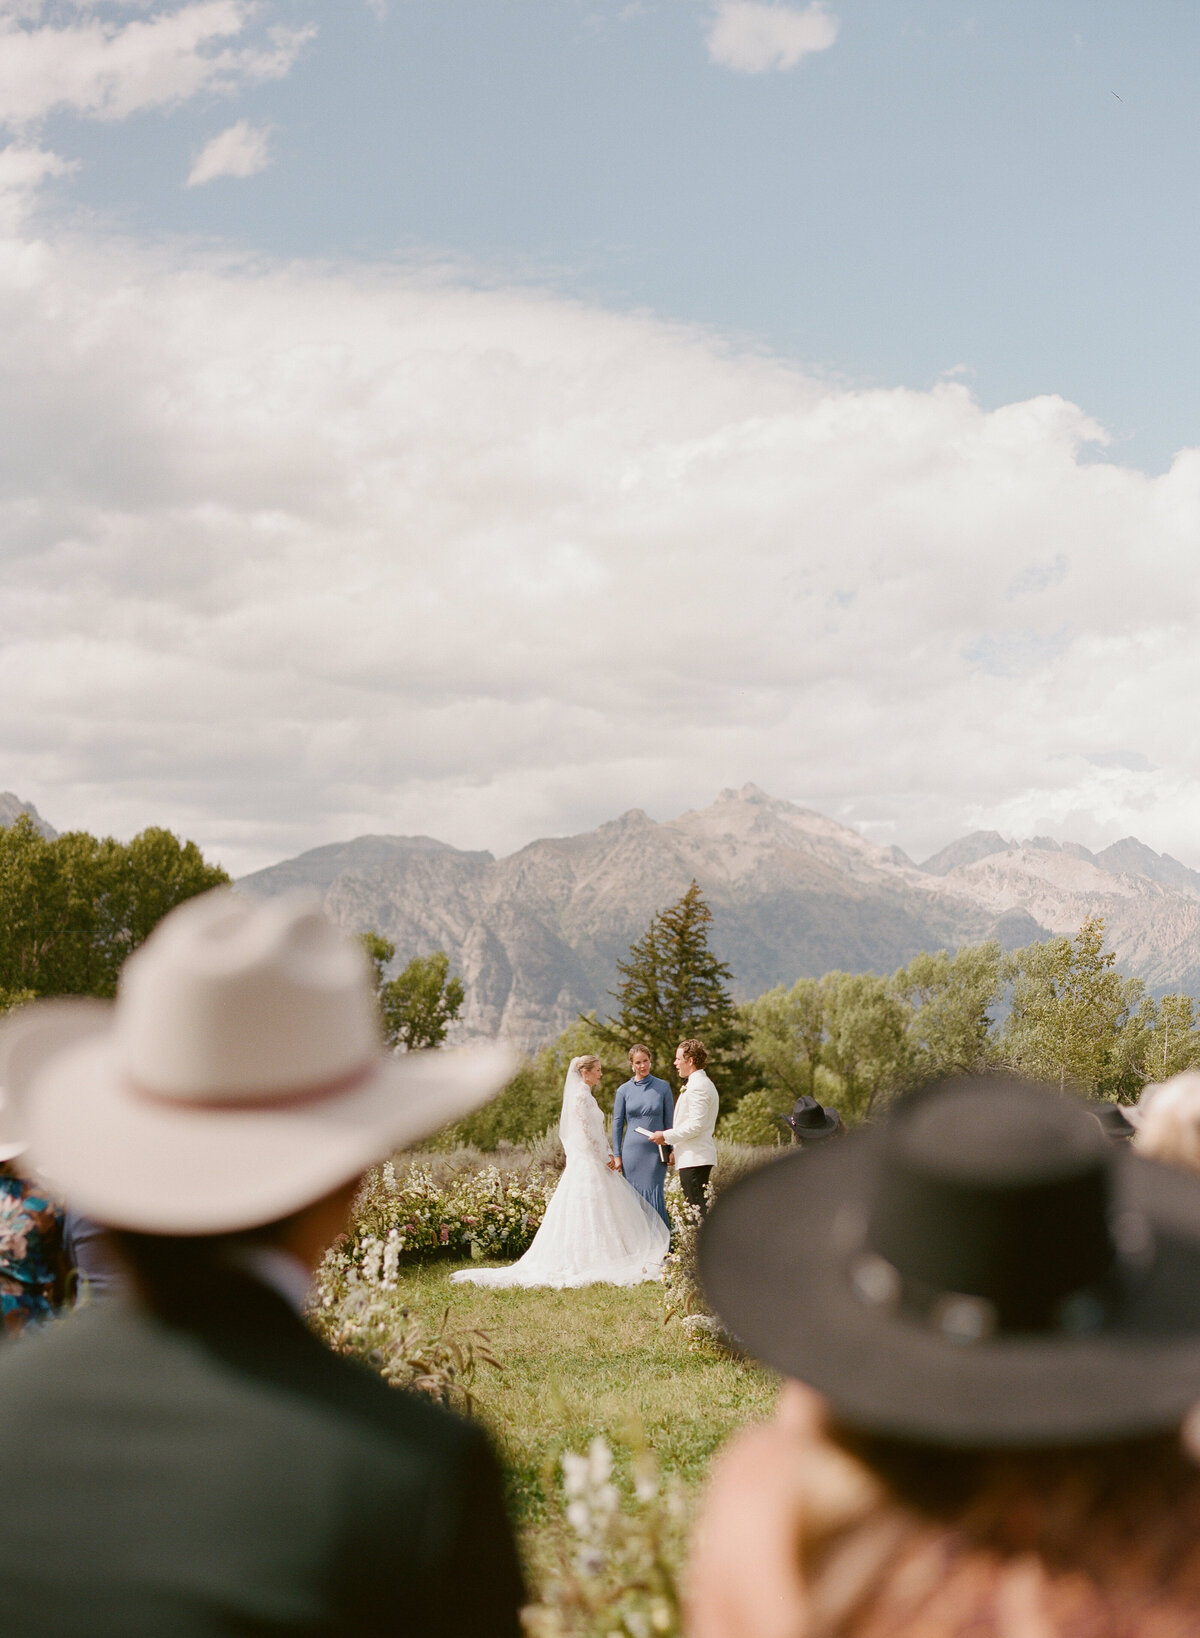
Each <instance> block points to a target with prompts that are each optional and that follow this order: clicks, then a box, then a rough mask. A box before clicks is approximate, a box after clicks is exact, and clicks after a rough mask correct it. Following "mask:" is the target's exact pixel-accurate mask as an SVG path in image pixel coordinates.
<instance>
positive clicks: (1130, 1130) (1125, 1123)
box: [1088, 1098, 1137, 1143]
mask: <svg viewBox="0 0 1200 1638" xmlns="http://www.w3.org/2000/svg"><path fill="white" fill-rule="evenodd" d="M1088 1108H1089V1109H1090V1110H1091V1111H1092V1114H1093V1115H1095V1117H1096V1119H1097V1120H1098V1121H1099V1122H1100V1126H1101V1129H1102V1130H1103V1132H1104V1135H1105V1137H1107V1138H1111V1139H1112V1141H1113V1142H1114V1143H1128V1142H1129V1141H1130V1140H1131V1138H1132V1137H1133V1134H1134V1132H1135V1131H1136V1130H1137V1128H1136V1127H1135V1126H1134V1125H1133V1123H1132V1122H1131V1121H1130V1119H1129V1114H1128V1111H1127V1110H1125V1109H1122V1107H1121V1105H1120V1104H1119V1103H1109V1101H1108V1099H1107V1098H1093V1099H1092V1100H1091V1102H1090V1103H1089V1104H1088Z"/></svg>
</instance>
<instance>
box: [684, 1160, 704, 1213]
mask: <svg viewBox="0 0 1200 1638" xmlns="http://www.w3.org/2000/svg"><path fill="white" fill-rule="evenodd" d="M711 1174H712V1167H711V1166H681V1167H680V1168H679V1182H680V1184H681V1186H682V1188H683V1198H684V1199H685V1200H686V1201H687V1203H688V1205H689V1206H695V1207H696V1209H697V1211H698V1212H699V1213H700V1215H701V1217H703V1216H704V1214H705V1212H707V1210H708V1201H707V1200H706V1199H705V1198H704V1185H705V1184H706V1183H707V1182H708V1179H709V1177H710V1176H711Z"/></svg>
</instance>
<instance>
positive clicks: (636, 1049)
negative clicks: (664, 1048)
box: [629, 1041, 654, 1069]
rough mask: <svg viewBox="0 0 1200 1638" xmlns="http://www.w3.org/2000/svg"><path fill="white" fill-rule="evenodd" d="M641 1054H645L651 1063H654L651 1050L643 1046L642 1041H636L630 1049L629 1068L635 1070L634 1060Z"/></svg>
mask: <svg viewBox="0 0 1200 1638" xmlns="http://www.w3.org/2000/svg"><path fill="white" fill-rule="evenodd" d="M639 1052H644V1053H645V1055H646V1057H647V1058H649V1060H650V1062H651V1063H653V1062H654V1054H653V1053H652V1052H651V1050H650V1048H649V1047H648V1046H643V1045H642V1043H641V1042H640V1041H635V1042H634V1043H633V1045H632V1046H631V1047H630V1049H629V1067H630V1068H631V1069H632V1068H633V1060H634V1059H635V1058H636V1057H637V1055H638V1053H639Z"/></svg>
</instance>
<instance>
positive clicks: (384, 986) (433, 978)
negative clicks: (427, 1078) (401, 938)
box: [359, 931, 466, 1052]
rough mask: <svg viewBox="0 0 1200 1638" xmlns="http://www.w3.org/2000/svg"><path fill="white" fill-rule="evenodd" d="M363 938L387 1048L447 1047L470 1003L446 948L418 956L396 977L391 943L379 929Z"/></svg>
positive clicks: (414, 1050)
mask: <svg viewBox="0 0 1200 1638" xmlns="http://www.w3.org/2000/svg"><path fill="white" fill-rule="evenodd" d="M359 939H360V941H361V943H362V946H363V949H364V950H365V951H366V952H367V959H368V960H369V961H370V963H371V969H372V972H373V974H374V979H375V994H376V996H377V997H378V1000H379V1015H380V1017H381V1019H382V1020H383V1035H384V1039H385V1040H386V1042H387V1044H388V1045H389V1046H390V1047H395V1048H402V1049H403V1050H404V1051H405V1052H416V1051H418V1050H419V1049H420V1048H422V1047H438V1046H441V1044H442V1042H443V1041H444V1040H445V1039H446V1033H447V1031H448V1030H449V1028H450V1025H451V1024H452V1023H453V1022H454V1020H455V1019H456V1018H457V1017H458V1015H459V1013H460V1012H461V1011H462V1005H463V1001H464V1000H465V999H466V992H465V990H464V989H463V986H462V980H461V979H458V978H451V977H450V958H449V956H448V955H447V954H446V952H445V950H435V951H434V952H433V954H432V955H427V956H414V957H413V959H412V960H411V961H410V962H409V963H408V966H407V967H405V968H404V969H403V970H402V971H401V972H399V973H397V974H396V976H395V978H388V976H387V967H388V964H389V963H390V962H392V961H394V960H395V959H396V946H395V945H394V944H393V943H392V941H391V939H388V938H382V937H381V936H380V935H379V934H378V933H376V932H373V931H372V932H367V933H360V934H359Z"/></svg>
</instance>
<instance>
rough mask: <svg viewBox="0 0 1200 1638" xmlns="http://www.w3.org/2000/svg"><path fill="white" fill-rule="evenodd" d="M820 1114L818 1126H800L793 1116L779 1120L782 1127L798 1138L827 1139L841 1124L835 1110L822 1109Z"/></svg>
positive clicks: (785, 1116)
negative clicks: (787, 1128)
mask: <svg viewBox="0 0 1200 1638" xmlns="http://www.w3.org/2000/svg"><path fill="white" fill-rule="evenodd" d="M821 1114H822V1116H823V1122H822V1124H821V1125H820V1126H801V1125H800V1124H799V1122H798V1121H797V1120H796V1117H795V1116H794V1115H784V1116H782V1117H781V1118H782V1120H783V1123H784V1125H785V1126H788V1127H790V1128H791V1130H792V1131H793V1132H795V1134H796V1136H797V1137H799V1138H810V1137H812V1138H823V1137H829V1136H830V1135H831V1134H832V1133H833V1132H836V1131H837V1129H838V1126H839V1125H840V1124H841V1122H840V1120H839V1118H838V1115H837V1111H836V1110H833V1109H825V1108H822V1110H821Z"/></svg>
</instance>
